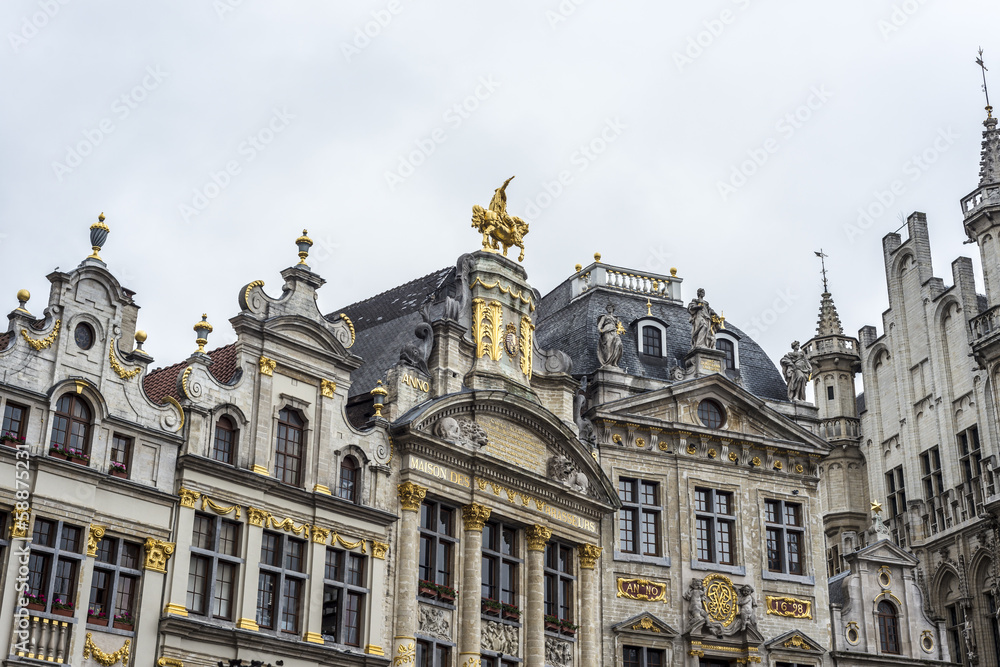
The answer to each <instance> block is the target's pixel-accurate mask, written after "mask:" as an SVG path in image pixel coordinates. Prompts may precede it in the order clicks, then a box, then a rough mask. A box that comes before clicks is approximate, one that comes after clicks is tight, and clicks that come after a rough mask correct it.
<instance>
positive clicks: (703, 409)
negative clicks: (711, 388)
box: [698, 398, 725, 428]
mask: <svg viewBox="0 0 1000 667" xmlns="http://www.w3.org/2000/svg"><path fill="white" fill-rule="evenodd" d="M698 419H700V420H701V423H702V424H704V425H705V426H707V427H708V428H719V427H720V426H722V422H723V421H725V420H724V418H723V411H722V406H721V405H719V404H718V403H716V402H715V401H713V400H712V399H710V398H706V399H705V400H704V401H702V402H701V403H699V404H698Z"/></svg>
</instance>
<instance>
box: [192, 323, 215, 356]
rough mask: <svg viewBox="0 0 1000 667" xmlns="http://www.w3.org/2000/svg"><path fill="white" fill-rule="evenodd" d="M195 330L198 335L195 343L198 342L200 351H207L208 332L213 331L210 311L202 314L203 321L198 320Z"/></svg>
mask: <svg viewBox="0 0 1000 667" xmlns="http://www.w3.org/2000/svg"><path fill="white" fill-rule="evenodd" d="M194 332H195V333H196V334H197V335H198V337H197V338H196V339H195V341H194V342H195V343H197V344H198V351H199V352H201V353H202V354H204V353H205V346H206V345H208V334H210V333H212V325H211V324H209V323H208V313H202V314H201V322H196V323H195V325H194Z"/></svg>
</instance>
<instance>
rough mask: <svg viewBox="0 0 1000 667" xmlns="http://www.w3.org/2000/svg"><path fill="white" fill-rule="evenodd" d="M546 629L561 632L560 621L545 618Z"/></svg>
mask: <svg viewBox="0 0 1000 667" xmlns="http://www.w3.org/2000/svg"><path fill="white" fill-rule="evenodd" d="M545 629H546V630H549V631H551V632H559V619H558V618H556V617H555V616H549V615H546V616H545Z"/></svg>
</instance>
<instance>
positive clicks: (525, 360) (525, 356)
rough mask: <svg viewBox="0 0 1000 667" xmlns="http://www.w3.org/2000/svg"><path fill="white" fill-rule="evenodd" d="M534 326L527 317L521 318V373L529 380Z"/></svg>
mask: <svg viewBox="0 0 1000 667" xmlns="http://www.w3.org/2000/svg"><path fill="white" fill-rule="evenodd" d="M534 331H535V325H534V324H532V323H531V318H530V317H528V316H527V315H522V316H521V372H522V373H524V375H525V377H527V378H528V379H529V380H530V379H531V362H532V358H531V355H532V341H533V338H534Z"/></svg>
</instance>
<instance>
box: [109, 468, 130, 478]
mask: <svg viewBox="0 0 1000 667" xmlns="http://www.w3.org/2000/svg"><path fill="white" fill-rule="evenodd" d="M109 472H110V473H111V476H112V477H118V478H119V479H128V473H127V472H126V471H124V470H119V469H118V468H112V469H111V470H110V471H109Z"/></svg>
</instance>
